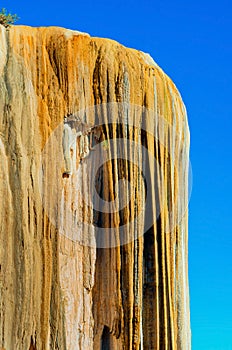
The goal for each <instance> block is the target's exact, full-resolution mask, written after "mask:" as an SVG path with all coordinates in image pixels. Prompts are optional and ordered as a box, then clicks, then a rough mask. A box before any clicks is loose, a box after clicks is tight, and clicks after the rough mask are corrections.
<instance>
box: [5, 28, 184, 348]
mask: <svg viewBox="0 0 232 350" xmlns="http://www.w3.org/2000/svg"><path fill="white" fill-rule="evenodd" d="M106 103H108V104H109V106H110V108H112V111H113V113H112V114H111V117H109V110H107V108H106V107H104V106H106V105H104V104H106ZM116 103H117V104H116ZM121 103H124V104H123V105H120V104H121ZM99 105H103V107H101V108H100V107H99V108H100V112H99V110H98V107H96V108H95V109H93V106H99ZM128 106H132V107H131V109H130V108H129V107H128ZM133 106H139V107H136V108H134V107H133ZM142 106H143V109H142ZM133 108H134V109H133ZM84 110H85V112H84V113H82V112H80V111H84ZM135 110H136V113H134V114H133V113H132V112H133V111H135ZM128 111H129V112H128ZM78 112H80V113H79V115H80V116H81V118H82V120H83V122H85V123H86V124H88V125H96V124H97V125H98V124H101V125H102V127H101V138H100V141H99V144H103V145H104V147H105V151H104V150H103V151H101V152H103V153H104V152H106V153H107V152H108V153H109V154H110V155H111V157H112V158H113V156H115V157H116V158H117V156H119V155H120V154H123V155H125V154H126V153H128V154H129V155H130V157H129V159H130V162H127V161H125V159H124V160H123V159H121V158H120V159H121V160H118V161H115V160H110V161H109V162H106V163H105V164H104V165H103V166H102V167H101V172H100V173H99V174H98V177H97V188H98V191H99V193H101V196H102V197H103V198H104V199H105V200H106V201H114V200H115V198H116V197H117V196H116V192H118V191H119V190H120V189H119V188H118V185H117V184H118V181H117V180H123V181H124V182H123V181H121V182H122V189H123V190H122V191H121V192H119V194H120V198H119V200H118V201H115V206H116V208H118V206H119V202H120V201H122V202H123V200H125V201H126V199H127V197H129V198H130V202H129V203H128V204H127V205H126V207H125V208H124V209H122V210H121V211H120V212H118V211H116V212H115V213H112V214H107V213H99V212H96V211H94V210H93V207H91V205H89V206H86V204H85V203H86V201H87V197H88V196H89V195H91V192H90V191H89V190H88V186H89V181H90V179H91V174H92V171H93V169H94V166H96V164H98V163H99V162H100V160H101V152H100V153H99V152H97V150H96V152H95V154H96V155H95V156H93V155H92V154H93V152H92V153H91V156H90V158H89V160H88V159H87V160H84V161H83V162H82V163H80V159H79V156H78V142H77V149H76V153H75V152H74V153H75V154H74V158H75V159H74V158H73V162H74V166H75V169H76V171H75V172H74V174H73V175H72V177H71V178H70V179H62V167H63V155H62V146H61V144H62V141H61V139H62V122H63V117H64V115H66V114H67V113H78ZM98 112H99V113H98ZM129 114H130V116H129V117H128V115H129ZM132 115H133V116H132ZM126 118H127V119H126ZM133 118H134V119H133ZM129 119H130V121H132V124H133V125H129V126H128V125H125V124H126V123H125V121H126V122H128V120H129ZM117 123H119V124H120V127H119V126H117ZM129 124H131V123H129ZM144 129H145V130H146V131H149V132H145V131H144ZM117 137H120V138H123V139H125V140H129V144H127V143H126V141H125V143H124V141H122V142H121V144H120V146H119V144H117V143H116V142H115V138H117ZM133 142H136V143H138V144H141V145H143V146H144V147H145V149H146V150H148V152H149V154H150V155H151V157H145V156H144V153H143V151H141V150H140V148H138V151H137V148H136V147H134V144H133ZM188 147H189V131H188V125H187V119H186V112H185V108H184V105H183V102H182V100H181V97H180V95H179V93H178V91H177V90H176V87H175V86H174V84H173V83H172V81H171V80H170V79H169V78H168V77H167V76H166V75H165V74H164V73H163V71H162V70H161V69H160V68H159V67H158V66H157V65H156V64H155V62H154V61H153V60H152V58H151V57H150V56H149V55H147V54H144V53H142V52H139V51H136V50H132V49H127V48H125V47H123V46H122V45H120V44H118V43H116V42H114V41H112V40H106V39H99V38H91V37H90V36H88V35H87V34H83V33H80V32H75V31H70V30H66V29H62V28H56V27H50V28H30V27H23V26H16V27H12V28H10V30H6V29H5V28H3V27H1V26H0V213H1V216H0V235H1V236H0V239H1V246H0V267H1V268H0V298H1V300H0V347H2V348H4V349H6V350H21V349H22V350H28V349H36V350H44V349H46V350H48V349H50V350H53V349H62V350H65V349H67V350H74V349H75V350H76V349H85V350H87V349H117V350H118V349H125V350H128V349H148V350H151V349H178V350H181V349H182V350H186V349H190V324H189V300H188V274H187V270H188V263H187V231H188V230H187V210H186V209H187V195H188V193H187V175H188V174H187V170H188ZM120 148H122V149H123V151H120ZM120 152H122V153H120ZM112 155H113V156H112ZM91 157H92V158H91ZM122 158H123V157H122ZM156 160H157V162H156ZM133 163H134V164H133ZM135 164H137V165H135ZM142 164H143V165H144V164H145V168H146V169H147V172H146V180H147V193H146V191H145V187H144V185H143V184H144V178H143V176H142V174H141V171H139V167H140V166H142ZM157 164H158V166H157ZM123 183H124V184H123ZM128 183H130V184H131V185H130V186H129V184H128ZM146 196H147V197H146ZM148 197H149V198H150V204H151V206H150V210H149V211H143V208H144V207H143V204H144V201H145V200H146V198H148ZM138 214H141V215H139V216H138ZM134 216H135V217H136V216H138V220H137V221H136V222H133V225H131V226H130V227H129V229H128V230H127V226H126V224H127V223H128V222H130V221H131V220H132V219H133V217H134ZM150 219H152V222H153V223H154V224H153V225H149V227H147V228H148V230H147V232H146V233H145V234H144V235H143V232H144V227H145V226H146V225H145V226H144V222H145V221H146V220H150ZM132 221H133V220H132ZM83 222H84V223H86V225H83ZM73 225H74V227H73ZM122 225H125V230H124V232H123V235H120V232H119V228H120V227H121V226H122ZM100 226H101V227H103V228H105V231H106V232H107V228H109V227H114V229H115V231H114V234H115V237H114V243H115V242H118V244H112V245H113V247H112V248H107V249H104V248H96V247H95V244H94V242H97V245H98V246H99V242H100V241H97V240H96V238H95V237H96V236H95V234H97V230H98V229H97V228H98V227H100ZM127 235H128V237H129V238H128V240H127V244H121V245H120V241H121V243H122V242H123V239H122V237H125V236H126V237H127ZM80 237H81V239H79V238H80ZM86 237H87V238H86ZM106 237H107V236H105V237H104V242H105V239H106ZM131 237H132V238H131ZM82 238H83V239H82ZM133 238H134V239H133ZM86 239H87V241H86ZM107 239H109V240H110V239H111V238H107ZM83 243H84V244H83ZM87 243H89V244H87ZM109 245H110V243H109Z"/></svg>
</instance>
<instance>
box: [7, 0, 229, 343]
mask: <svg viewBox="0 0 232 350" xmlns="http://www.w3.org/2000/svg"><path fill="white" fill-rule="evenodd" d="M0 6H1V7H6V8H8V9H9V10H11V11H12V12H13V13H15V12H16V13H17V14H18V15H19V16H20V17H21V20H20V21H19V24H27V25H32V26H47V25H59V26H62V27H67V28H71V29H77V30H81V31H86V32H88V33H90V34H91V35H92V36H100V37H108V38H112V39H115V40H117V41H119V42H120V43H122V44H124V45H126V46H129V47H133V48H137V49H139V50H142V51H146V52H149V53H150V54H151V55H152V56H153V58H154V59H155V61H156V62H157V63H158V64H159V65H160V66H161V67H162V68H163V69H164V71H165V72H166V73H167V74H168V75H169V76H170V77H171V78H172V79H173V80H174V82H175V83H176V85H177V87H178V89H179V90H180V92H181V94H182V97H183V99H184V102H185V104H186V106H187V110H188V117H189V125H190V131H191V162H192V168H193V191H192V197H191V202H190V207H189V212H190V213H189V277H190V298H191V327H192V349H193V350H232V257H231V256H232V235H231V234H232V225H231V222H232V220H231V217H232V213H231V201H232V190H231V184H232V179H231V170H232V166H231V158H232V157H231V140H232V128H231V124H232V123H231V110H232V108H231V101H232V40H231V36H232V4H231V2H230V1H225V0H221V1H218V2H215V1H213V0H212V1H204V0H202V1H200V0H195V1H190V2H187V1H180V0H177V1H174V0H162V1H161V0H156V1H152V0H143V1H141V2H139V1H137V0H134V1H131V0H130V1H127V2H126V3H125V4H124V3H123V1H117V2H116V1H115V2H109V1H102V0H99V1H89V0H85V1H82V2H80V3H78V2H77V1H68V0H66V1H62V2H59V1H56V2H55V1H52V0H50V1H48V0H47V1H44V0H40V1H38V2H35V1H32V0H31V1H23V0H22V1H17V2H16V1H15V2H12V1H7V0H6V1H1V4H0Z"/></svg>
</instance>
